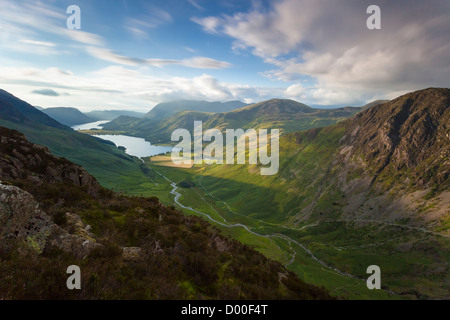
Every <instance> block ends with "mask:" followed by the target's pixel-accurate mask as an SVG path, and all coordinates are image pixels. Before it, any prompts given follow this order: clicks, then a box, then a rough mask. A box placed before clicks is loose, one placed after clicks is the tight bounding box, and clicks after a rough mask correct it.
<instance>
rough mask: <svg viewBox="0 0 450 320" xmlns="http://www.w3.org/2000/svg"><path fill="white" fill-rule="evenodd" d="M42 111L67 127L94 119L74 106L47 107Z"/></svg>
mask: <svg viewBox="0 0 450 320" xmlns="http://www.w3.org/2000/svg"><path fill="white" fill-rule="evenodd" d="M42 112H44V113H45V114H46V115H48V116H50V117H51V118H53V119H55V120H56V121H58V122H59V123H62V124H64V125H66V126H69V127H71V126H74V125H76V124H84V123H89V122H94V121H95V120H93V119H91V118H89V117H88V116H86V115H85V114H84V113H82V112H81V111H80V110H78V109H76V108H47V109H44V110H42Z"/></svg>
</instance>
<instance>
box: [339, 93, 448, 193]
mask: <svg viewBox="0 0 450 320" xmlns="http://www.w3.org/2000/svg"><path fill="white" fill-rule="evenodd" d="M449 144H450V89H434V88H431V89H425V90H421V91H417V92H413V93H410V94H407V95H404V96H401V97H399V98H397V99H395V100H392V101H390V102H387V103H384V104H381V105H377V106H375V107H373V108H371V109H368V110H366V111H365V112H361V113H359V114H358V115H356V116H355V117H354V118H353V119H351V120H349V121H347V132H346V136H345V137H344V138H343V139H342V141H341V145H342V148H351V150H352V151H351V156H357V155H361V156H362V158H363V159H364V161H365V162H367V163H369V164H370V167H371V168H370V169H371V170H372V173H374V174H375V175H379V174H381V173H383V172H384V173H392V172H395V171H398V170H402V169H406V170H414V171H415V176H416V177H417V178H418V179H417V184H419V185H421V186H424V185H426V184H429V183H446V186H448V183H449V181H448V176H449V172H450V170H449V169H450V160H449V155H450V148H449ZM421 165H422V166H421ZM417 170H419V171H417ZM430 170H433V173H435V174H428V175H427V174H425V175H423V176H421V175H422V174H423V173H426V172H428V171H430ZM391 171H392V172H391Z"/></svg>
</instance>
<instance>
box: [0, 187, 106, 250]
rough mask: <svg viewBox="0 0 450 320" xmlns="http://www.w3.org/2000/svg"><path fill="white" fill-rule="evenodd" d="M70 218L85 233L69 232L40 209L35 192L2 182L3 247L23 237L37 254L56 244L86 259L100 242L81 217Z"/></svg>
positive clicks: (0, 220) (0, 232)
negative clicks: (85, 225) (74, 233)
mask: <svg viewBox="0 0 450 320" xmlns="http://www.w3.org/2000/svg"><path fill="white" fill-rule="evenodd" d="M69 217H70V219H71V223H73V224H74V225H75V226H78V227H79V228H80V230H83V231H84V232H85V233H83V232H81V231H80V234H79V235H72V234H69V233H68V232H67V231H65V230H63V229H62V228H61V227H59V226H58V225H56V224H55V223H54V222H53V221H52V220H51V218H50V217H49V216H48V215H47V214H46V213H45V212H43V211H42V210H40V208H39V204H38V203H37V202H36V200H35V199H34V198H33V196H32V195H31V194H29V193H28V192H26V191H24V190H22V189H20V188H18V187H15V186H11V185H4V184H0V249H1V248H2V247H7V246H8V245H9V244H10V242H11V241H14V240H19V241H23V242H24V243H25V244H26V246H27V247H28V249H30V250H31V251H34V252H35V253H37V254H41V253H42V252H43V251H44V249H45V248H46V247H47V246H55V247H57V248H60V249H62V250H64V251H66V252H69V253H72V254H73V255H75V256H76V257H78V258H84V257H86V256H87V255H88V254H89V252H90V251H91V250H92V249H93V248H95V247H97V246H100V245H99V244H97V243H95V239H93V238H92V237H91V234H89V233H88V232H87V231H86V230H84V224H83V223H82V221H81V219H80V217H78V216H77V215H74V214H69ZM77 230H79V229H77Z"/></svg>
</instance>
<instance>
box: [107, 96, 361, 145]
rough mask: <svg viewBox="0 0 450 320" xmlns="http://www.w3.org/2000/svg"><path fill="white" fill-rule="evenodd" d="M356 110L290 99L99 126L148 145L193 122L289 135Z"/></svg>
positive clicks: (207, 126) (167, 140)
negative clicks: (145, 141)
mask: <svg viewBox="0 0 450 320" xmlns="http://www.w3.org/2000/svg"><path fill="white" fill-rule="evenodd" d="M360 110H361V109H360V108H351V107H346V108H338V109H313V108H311V107H308V106H306V105H304V104H301V103H298V102H296V101H293V100H283V99H272V100H268V101H264V102H260V103H257V104H253V105H249V106H245V107H242V108H239V109H235V110H233V111H229V112H224V113H206V112H199V111H182V112H178V113H177V114H175V115H173V116H171V117H169V118H166V119H164V120H158V121H156V120H151V119H145V118H144V119H134V118H125V117H121V118H118V119H116V120H114V121H112V122H110V123H107V124H105V125H104V126H103V128H104V129H106V130H118V131H125V132H127V134H129V135H134V136H139V137H142V138H145V139H147V140H149V141H151V142H152V143H170V137H171V134H172V132H173V131H174V130H175V129H178V128H184V129H188V130H189V131H191V132H192V131H193V127H194V121H195V120H197V121H202V122H203V130H207V129H211V128H218V129H220V130H225V129H227V128H228V129H238V128H242V129H249V128H253V129H260V128H264V129H280V132H281V133H282V134H283V133H289V132H295V131H302V130H307V129H310V128H316V127H323V126H327V125H331V124H335V123H337V122H339V121H342V120H344V119H346V118H348V117H350V116H352V115H354V114H355V113H357V112H359V111H360Z"/></svg>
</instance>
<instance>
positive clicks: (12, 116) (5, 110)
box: [0, 89, 69, 130]
mask: <svg viewBox="0 0 450 320" xmlns="http://www.w3.org/2000/svg"><path fill="white" fill-rule="evenodd" d="M0 120H6V121H11V122H15V123H22V124H24V125H30V126H32V125H33V124H34V123H40V124H42V125H45V126H48V127H51V128H56V129H61V130H68V129H69V128H67V127H66V126H64V125H62V124H61V123H59V122H58V121H56V120H54V119H52V118H51V117H49V116H48V115H46V114H45V113H43V112H41V111H39V110H38V109H36V108H34V107H32V106H31V105H30V104H28V103H26V102H25V101H22V100H20V99H18V98H16V97H15V96H13V95H12V94H10V93H9V92H6V91H5V90H2V89H0Z"/></svg>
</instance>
